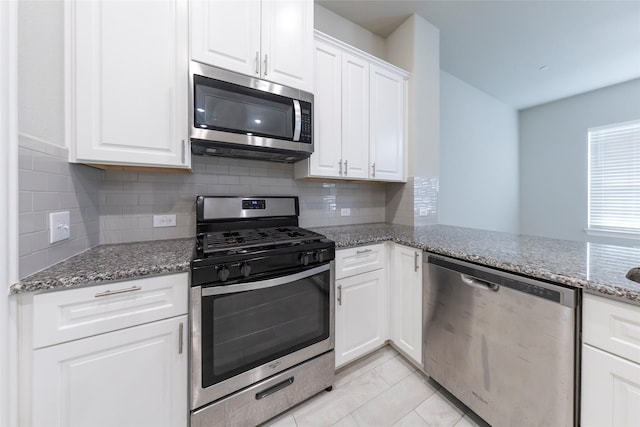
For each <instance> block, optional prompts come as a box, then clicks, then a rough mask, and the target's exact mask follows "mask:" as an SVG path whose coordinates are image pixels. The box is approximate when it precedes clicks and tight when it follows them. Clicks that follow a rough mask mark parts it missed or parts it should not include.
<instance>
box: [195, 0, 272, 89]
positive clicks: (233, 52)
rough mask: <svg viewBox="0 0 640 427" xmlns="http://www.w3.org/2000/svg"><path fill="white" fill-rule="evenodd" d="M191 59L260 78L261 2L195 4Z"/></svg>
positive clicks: (207, 1)
mask: <svg viewBox="0 0 640 427" xmlns="http://www.w3.org/2000/svg"><path fill="white" fill-rule="evenodd" d="M190 6H191V58H192V59H193V60H195V61H199V62H202V63H205V64H208V65H214V66H216V67H220V68H225V69H227V70H231V71H236V72H238V73H243V74H246V75H249V76H255V77H260V63H261V60H260V25H261V24H260V16H261V14H260V0H228V1H223V0H192V1H191V2H190Z"/></svg>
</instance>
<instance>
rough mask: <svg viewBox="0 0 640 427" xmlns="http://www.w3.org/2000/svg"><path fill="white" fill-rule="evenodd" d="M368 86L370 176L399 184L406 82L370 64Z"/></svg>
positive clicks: (402, 171)
mask: <svg viewBox="0 0 640 427" xmlns="http://www.w3.org/2000/svg"><path fill="white" fill-rule="evenodd" d="M370 84H371V103H370V117H369V120H370V122H369V123H370V134H369V138H370V141H371V151H370V156H371V166H372V174H371V177H372V178H373V179H376V180H384V181H401V180H403V179H404V143H405V141H404V140H405V90H406V89H405V87H406V82H405V80H404V78H403V77H402V76H399V75H397V74H395V73H393V72H392V71H389V70H386V69H384V68H381V67H378V66H375V65H371V81H370ZM374 166H375V167H374Z"/></svg>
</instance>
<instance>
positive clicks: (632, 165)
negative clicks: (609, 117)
mask: <svg viewBox="0 0 640 427" xmlns="http://www.w3.org/2000/svg"><path fill="white" fill-rule="evenodd" d="M588 229H589V231H596V232H613V233H623V234H624V233H626V234H635V235H638V234H640V120H635V121H632V122H626V123H619V124H615V125H609V126H602V127H597V128H591V129H589V225H588Z"/></svg>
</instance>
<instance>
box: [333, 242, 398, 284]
mask: <svg viewBox="0 0 640 427" xmlns="http://www.w3.org/2000/svg"><path fill="white" fill-rule="evenodd" d="M385 254H386V251H385V245H384V243H380V244H376V245H369V246H359V247H357V248H349V249H340V250H338V251H336V279H342V278H343V277H349V276H353V275H354V274H360V273H366V272H368V271H373V270H377V269H379V268H384V266H385V263H386V258H385Z"/></svg>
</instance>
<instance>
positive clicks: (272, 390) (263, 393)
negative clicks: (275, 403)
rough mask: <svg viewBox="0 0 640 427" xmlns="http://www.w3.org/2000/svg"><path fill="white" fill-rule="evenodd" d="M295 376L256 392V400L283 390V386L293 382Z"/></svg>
mask: <svg viewBox="0 0 640 427" xmlns="http://www.w3.org/2000/svg"><path fill="white" fill-rule="evenodd" d="M293 378H294V377H291V378H287V379H286V380H284V381H282V382H280V383H278V384H276V385H274V386H273V387H269V388H268V389H266V390H265V391H261V392H260V393H256V400H260V399H264V398H265V397H267V396H270V395H272V394H273V393H275V392H277V391H280V390H282V389H283V388H286V387H289V386H290V385H291V384H293Z"/></svg>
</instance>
